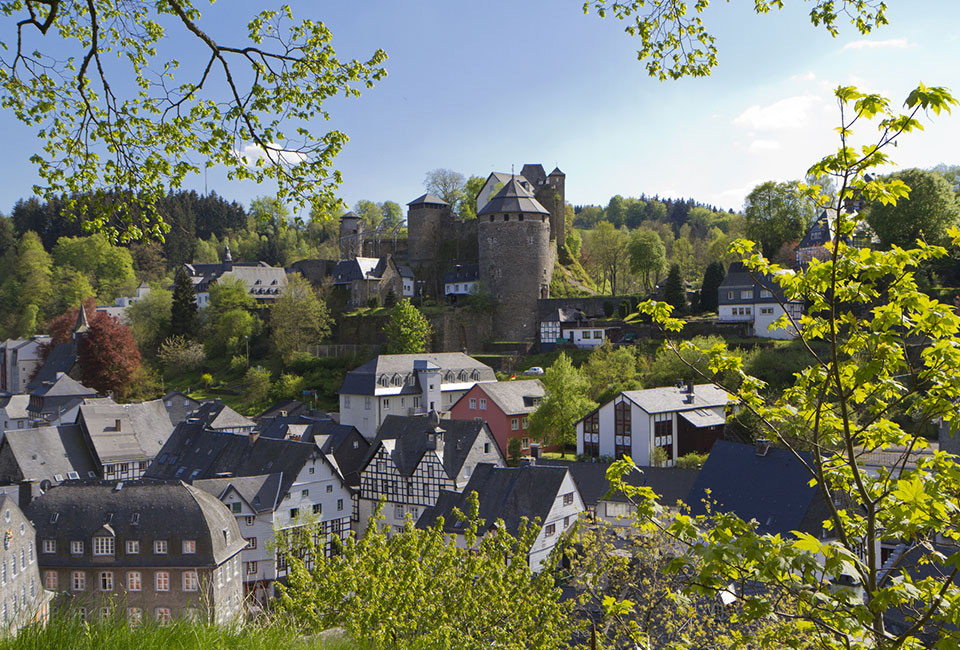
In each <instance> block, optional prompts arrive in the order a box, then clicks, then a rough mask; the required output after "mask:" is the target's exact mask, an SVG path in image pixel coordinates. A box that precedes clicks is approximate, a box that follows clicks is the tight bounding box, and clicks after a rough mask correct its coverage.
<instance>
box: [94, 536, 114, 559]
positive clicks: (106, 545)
mask: <svg viewBox="0 0 960 650" xmlns="http://www.w3.org/2000/svg"><path fill="white" fill-rule="evenodd" d="M113 551H114V539H113V538H112V537H94V538H93V554H94V555H101V556H102V555H113Z"/></svg>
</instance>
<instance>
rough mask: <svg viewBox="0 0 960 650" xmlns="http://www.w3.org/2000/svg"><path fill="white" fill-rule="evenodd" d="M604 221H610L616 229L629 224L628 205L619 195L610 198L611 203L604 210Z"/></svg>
mask: <svg viewBox="0 0 960 650" xmlns="http://www.w3.org/2000/svg"><path fill="white" fill-rule="evenodd" d="M603 219H604V221H609V222H610V223H612V224H613V227H614V228H619V227H620V226H623V225H626V223H627V203H626V201H625V200H624V198H623V197H622V196H620V195H619V194H617V195H615V196H612V197H610V202H609V203H607V207H606V208H604V210H603Z"/></svg>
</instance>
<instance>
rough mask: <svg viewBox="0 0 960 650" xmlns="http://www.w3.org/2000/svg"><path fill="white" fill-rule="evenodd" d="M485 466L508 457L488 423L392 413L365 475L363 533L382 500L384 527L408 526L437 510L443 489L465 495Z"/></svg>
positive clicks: (362, 484)
mask: <svg viewBox="0 0 960 650" xmlns="http://www.w3.org/2000/svg"><path fill="white" fill-rule="evenodd" d="M480 463H492V464H493V465H497V466H502V465H503V464H504V460H503V454H501V453H500V449H499V447H497V441H496V439H495V438H494V437H493V434H492V433H491V432H490V428H489V427H488V426H487V424H486V423H485V422H484V421H483V420H441V419H440V417H439V416H438V415H437V413H436V412H434V413H432V414H431V415H427V416H406V417H402V416H398V415H390V416H387V418H386V420H384V422H383V425H382V426H381V427H380V432H379V433H378V434H377V439H376V440H375V441H374V442H373V445H372V446H371V448H370V455H369V456H368V458H367V462H366V464H365V466H364V468H363V469H362V470H361V471H360V504H359V507H360V513H359V515H360V529H361V532H362V530H363V529H364V527H365V524H366V521H367V519H368V518H369V516H370V515H371V514H373V512H374V510H375V508H376V507H377V506H378V505H379V503H380V500H381V499H383V500H384V501H385V502H386V505H385V507H384V510H383V512H382V513H381V514H382V515H383V518H384V524H385V525H386V526H387V527H388V528H389V529H390V530H399V529H402V528H403V524H404V522H405V521H406V518H407V516H408V515H409V516H411V517H412V518H413V520H414V521H416V520H417V518H418V517H419V516H420V515H421V514H422V513H423V509H424V508H426V507H428V506H432V505H433V504H434V503H435V502H436V500H437V498H438V497H439V496H440V492H441V491H442V490H452V491H459V490H462V489H463V487H464V486H465V485H466V484H467V481H469V480H470V476H471V475H472V474H473V471H474V469H475V468H476V467H477V465H478V464H480Z"/></svg>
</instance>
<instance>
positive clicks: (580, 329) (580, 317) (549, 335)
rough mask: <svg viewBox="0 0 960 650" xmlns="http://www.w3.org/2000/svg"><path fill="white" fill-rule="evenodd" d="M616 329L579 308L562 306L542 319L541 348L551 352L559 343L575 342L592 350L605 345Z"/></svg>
mask: <svg viewBox="0 0 960 650" xmlns="http://www.w3.org/2000/svg"><path fill="white" fill-rule="evenodd" d="M614 329H616V328H610V327H604V325H602V324H601V323H599V322H597V321H596V320H594V319H592V318H588V317H587V316H586V315H585V314H584V313H583V312H582V311H580V310H579V309H574V308H566V307H560V308H558V309H553V310H551V311H550V313H549V314H547V315H546V316H543V317H541V319H540V349H541V350H542V351H544V352H549V351H550V350H553V349H554V348H555V347H556V346H557V345H564V344H573V345H575V346H577V347H578V348H580V349H582V350H592V349H593V348H598V347H600V346H601V345H603V342H604V341H606V340H607V338H608V336H609V334H608V332H610V331H612V330H614Z"/></svg>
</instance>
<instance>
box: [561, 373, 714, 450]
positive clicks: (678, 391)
mask: <svg viewBox="0 0 960 650" xmlns="http://www.w3.org/2000/svg"><path fill="white" fill-rule="evenodd" d="M729 401H730V398H729V396H728V395H727V393H726V391H724V390H722V389H721V388H720V387H719V386H716V385H715V384H698V385H694V384H693V383H689V384H687V385H686V386H684V385H679V386H668V387H663V388H648V389H646V390H627V391H623V392H622V393H620V394H619V395H617V396H616V397H614V398H613V399H612V400H610V401H609V402H607V403H605V404H602V405H600V406H599V407H597V408H596V409H594V410H593V411H592V412H590V413H588V414H587V415H586V416H584V417H583V418H582V419H581V420H579V421H578V422H577V454H582V455H584V456H591V457H594V458H597V457H601V456H606V457H610V458H616V459H620V458H623V457H624V456H630V457H631V458H632V459H633V461H634V462H635V463H636V464H637V465H640V466H645V465H654V464H657V463H662V464H664V465H666V466H673V464H674V463H675V462H676V459H677V458H680V457H681V456H685V455H686V454H689V453H693V452H696V453H703V452H708V451H710V449H711V448H712V447H713V445H714V443H715V442H716V441H717V440H719V439H720V437H721V435H722V434H723V426H724V422H725V421H726V415H725V409H726V406H727V404H728V403H729ZM655 449H660V450H662V452H659V453H656V454H655V452H654V450H655ZM657 455H660V456H661V457H660V458H659V459H658V458H656V456H657Z"/></svg>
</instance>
